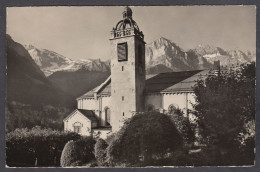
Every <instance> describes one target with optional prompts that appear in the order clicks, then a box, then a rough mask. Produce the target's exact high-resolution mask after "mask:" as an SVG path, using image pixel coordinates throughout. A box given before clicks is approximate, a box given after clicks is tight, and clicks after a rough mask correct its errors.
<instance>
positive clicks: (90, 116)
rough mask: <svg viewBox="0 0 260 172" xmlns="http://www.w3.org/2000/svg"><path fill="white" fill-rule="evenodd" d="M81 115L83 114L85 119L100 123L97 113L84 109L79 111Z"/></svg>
mask: <svg viewBox="0 0 260 172" xmlns="http://www.w3.org/2000/svg"><path fill="white" fill-rule="evenodd" d="M78 111H79V112H80V113H82V114H83V115H84V116H85V117H87V118H88V119H89V120H91V121H98V120H97V118H96V116H95V113H94V112H93V111H92V110H83V109H78Z"/></svg>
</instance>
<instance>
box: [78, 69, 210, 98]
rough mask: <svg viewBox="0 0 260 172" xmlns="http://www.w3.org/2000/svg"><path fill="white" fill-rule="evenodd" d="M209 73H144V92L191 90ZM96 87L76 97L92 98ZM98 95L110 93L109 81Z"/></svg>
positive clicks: (197, 71)
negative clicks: (197, 81)
mask: <svg viewBox="0 0 260 172" xmlns="http://www.w3.org/2000/svg"><path fill="white" fill-rule="evenodd" d="M209 73H210V70H193V71H182V72H168V73H160V74H154V75H146V81H145V93H158V92H182V91H193V87H194V86H195V84H196V80H198V79H199V78H204V77H206V76H207V75H208V74H209ZM112 79H113V78H112ZM97 88H98V87H96V88H94V89H93V90H91V91H89V92H87V93H86V94H84V95H82V96H81V97H79V98H78V99H81V98H93V97H94V92H95V90H96V89H97ZM98 95H107V96H110V95H111V81H109V82H107V84H106V85H104V87H103V88H102V89H101V90H100V91H99V92H98Z"/></svg>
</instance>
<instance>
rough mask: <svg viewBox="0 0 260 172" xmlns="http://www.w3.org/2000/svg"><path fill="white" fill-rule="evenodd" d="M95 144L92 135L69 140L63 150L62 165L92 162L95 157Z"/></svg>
mask: <svg viewBox="0 0 260 172" xmlns="http://www.w3.org/2000/svg"><path fill="white" fill-rule="evenodd" d="M94 145H95V141H94V140H93V139H92V138H91V137H85V138H82V139H79V140H76V141H69V142H68V143H66V145H65V146H64V149H63V151H62V154H61V160H60V165H61V166H62V167H68V166H79V165H82V164H87V163H89V162H91V161H92V160H94V159H95V156H94Z"/></svg>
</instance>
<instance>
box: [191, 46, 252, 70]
mask: <svg viewBox="0 0 260 172" xmlns="http://www.w3.org/2000/svg"><path fill="white" fill-rule="evenodd" d="M194 52H195V53H196V55H197V56H200V57H204V58H205V59H207V61H208V62H209V63H213V62H214V61H217V60H220V63H221V65H222V66H231V65H236V64H241V63H248V62H252V61H255V57H256V56H255V53H254V52H250V51H247V52H243V51H241V50H227V51H226V50H224V49H222V48H220V47H215V46H210V45H198V46H197V47H195V48H194Z"/></svg>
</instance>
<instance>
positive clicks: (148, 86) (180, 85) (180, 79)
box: [145, 70, 209, 93]
mask: <svg viewBox="0 0 260 172" xmlns="http://www.w3.org/2000/svg"><path fill="white" fill-rule="evenodd" d="M208 73H209V70H194V71H182V72H168V73H160V74H156V75H150V76H149V75H148V76H146V82H145V92H146V93H160V92H183V91H184V92H185V91H193V87H194V86H195V84H196V80H198V79H199V78H201V77H202V78H203V77H205V76H206V75H207V74H208Z"/></svg>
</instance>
